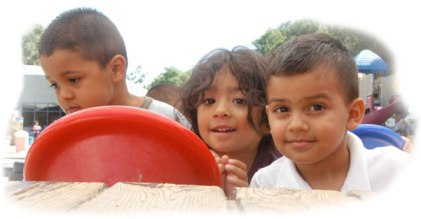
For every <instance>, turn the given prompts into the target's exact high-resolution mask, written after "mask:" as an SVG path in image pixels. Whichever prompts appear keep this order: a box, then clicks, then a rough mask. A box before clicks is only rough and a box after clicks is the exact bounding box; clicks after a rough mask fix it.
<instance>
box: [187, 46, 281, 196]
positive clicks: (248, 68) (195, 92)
mask: <svg viewBox="0 0 421 219" xmlns="http://www.w3.org/2000/svg"><path fill="white" fill-rule="evenodd" d="M266 65H267V63H266V60H265V59H264V57H263V56H261V55H260V54H258V53H256V52H255V51H253V50H250V49H248V48H245V47H235V48H234V49H233V50H232V51H230V50H227V49H215V50H213V51H211V52H209V53H208V54H207V55H205V56H204V57H203V58H202V59H201V60H200V61H199V62H198V63H197V64H196V66H195V67H194V69H193V71H192V75H191V77H190V79H189V80H188V81H187V82H186V83H185V84H184V86H183V87H182V90H181V95H180V97H181V102H182V107H183V109H184V111H183V113H184V115H185V116H186V117H187V118H188V119H189V120H190V121H191V124H192V130H193V131H194V132H195V133H196V134H197V135H198V136H199V137H200V138H201V139H202V140H203V141H204V142H205V143H206V144H207V145H208V147H209V148H210V149H211V151H212V152H213V153H214V156H215V159H216V161H217V163H218V166H219V168H220V171H221V174H222V179H223V181H224V182H223V184H224V191H225V193H226V195H227V196H231V194H232V191H233V189H234V187H235V186H238V187H241V186H248V184H249V182H250V180H251V177H252V176H253V174H254V173H255V172H256V171H257V170H258V169H259V168H261V167H264V166H267V165H269V164H270V163H271V162H272V161H273V160H275V159H276V158H278V157H280V156H281V155H280V154H279V152H278V151H277V150H276V149H275V147H274V145H273V142H272V138H271V136H270V134H269V129H268V124H267V118H266V114H265V111H264V105H265V104H264V90H265V77H264V74H265V71H266Z"/></svg>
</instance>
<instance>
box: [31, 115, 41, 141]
mask: <svg viewBox="0 0 421 219" xmlns="http://www.w3.org/2000/svg"><path fill="white" fill-rule="evenodd" d="M41 129H42V128H41V126H40V125H39V123H38V121H37V120H35V121H34V125H33V126H32V135H33V136H34V140H35V139H36V138H37V137H38V135H39V133H41Z"/></svg>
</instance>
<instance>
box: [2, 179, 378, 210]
mask: <svg viewBox="0 0 421 219" xmlns="http://www.w3.org/2000/svg"><path fill="white" fill-rule="evenodd" d="M5 185H6V188H5V191H6V196H7V197H6V199H9V200H8V201H9V202H11V203H14V204H16V206H17V207H18V208H22V209H25V210H30V209H34V210H42V211H52V212H78V213H80V212H90V213H99V214H105V215H109V214H125V213H133V212H144V213H145V212H146V213H155V212H181V213H183V212H184V213H192V212H207V213H210V212H219V213H226V212H228V213H230V212H279V213H293V212H303V211H311V210H313V209H323V208H328V207H338V206H342V207H346V206H347V205H350V204H351V203H361V202H364V201H365V200H367V197H368V196H371V194H368V193H363V192H358V191H355V192H350V193H347V194H344V193H340V192H336V191H326V190H297V189H263V188H259V189H256V188H236V190H235V195H234V197H233V198H231V199H227V198H226V196H225V194H224V192H223V191H222V190H221V189H220V188H219V187H216V186H196V185H174V184H153V183H116V184H114V185H113V186H111V187H108V186H106V185H105V184H103V183H93V182H91V183H88V182H80V183H75V182H73V183H71V182H25V181H15V182H5Z"/></svg>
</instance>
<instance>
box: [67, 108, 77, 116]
mask: <svg viewBox="0 0 421 219" xmlns="http://www.w3.org/2000/svg"><path fill="white" fill-rule="evenodd" d="M78 110H80V107H69V108H67V110H66V111H67V114H70V113H74V112H76V111H78Z"/></svg>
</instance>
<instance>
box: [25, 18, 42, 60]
mask: <svg viewBox="0 0 421 219" xmlns="http://www.w3.org/2000/svg"><path fill="white" fill-rule="evenodd" d="M43 31H44V28H43V27H42V26H41V25H40V24H36V25H34V27H33V28H32V30H31V31H30V32H28V33H27V34H25V35H23V36H22V61H23V64H25V65H40V61H39V56H38V44H39V41H40V39H41V35H42V32H43Z"/></svg>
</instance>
